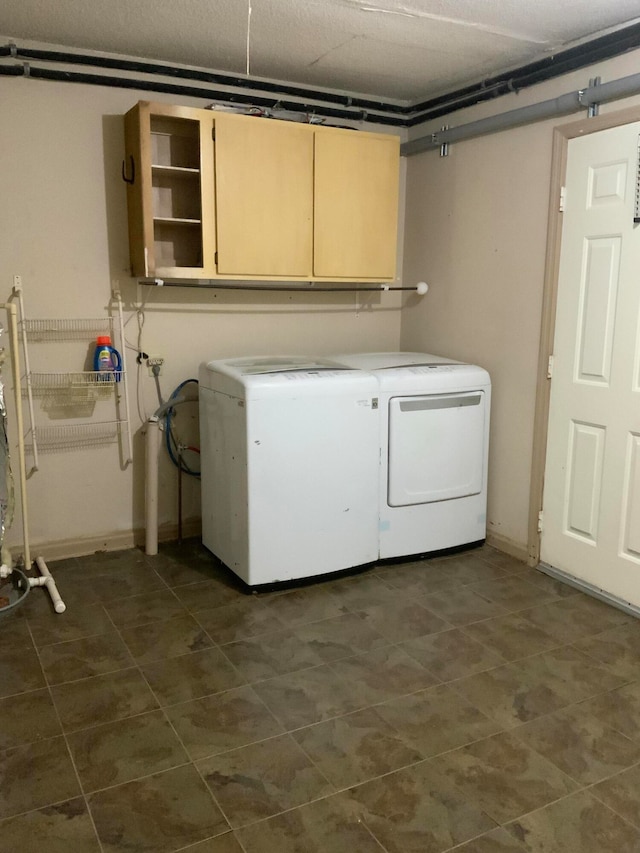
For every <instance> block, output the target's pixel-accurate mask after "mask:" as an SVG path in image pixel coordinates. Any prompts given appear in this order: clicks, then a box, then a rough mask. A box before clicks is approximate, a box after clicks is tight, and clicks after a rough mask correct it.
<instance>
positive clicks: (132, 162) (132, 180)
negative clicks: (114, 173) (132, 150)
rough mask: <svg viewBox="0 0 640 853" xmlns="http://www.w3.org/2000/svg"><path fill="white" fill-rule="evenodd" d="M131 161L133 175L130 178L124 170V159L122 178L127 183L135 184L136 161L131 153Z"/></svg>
mask: <svg viewBox="0 0 640 853" xmlns="http://www.w3.org/2000/svg"><path fill="white" fill-rule="evenodd" d="M129 163H130V164H131V177H130V178H128V177H127V175H126V173H125V170H124V160H123V161H122V180H123V181H125V183H127V184H133V183H135V180H136V163H135V160H134V159H133V155H132V154H129Z"/></svg>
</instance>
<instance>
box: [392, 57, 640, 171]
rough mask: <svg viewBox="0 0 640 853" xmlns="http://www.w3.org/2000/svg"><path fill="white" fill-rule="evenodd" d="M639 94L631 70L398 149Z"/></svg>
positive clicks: (430, 146)
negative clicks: (628, 72) (629, 72)
mask: <svg viewBox="0 0 640 853" xmlns="http://www.w3.org/2000/svg"><path fill="white" fill-rule="evenodd" d="M639 94H640V74H631V75H630V76H628V77H621V78H620V79H618V80H612V81H611V82H609V83H602V84H599V85H592V86H588V87H587V88H586V89H578V90H577V91H575V92H568V93H567V94H565V95H560V97H558V98H551V99H550V100H548V101H540V102H539V103H537V104H531V105H529V106H527V107H520V109H517V110H510V111H508V112H505V113H498V114H497V115H494V116H489V117H488V118H484V119H479V120H478V121H472V122H469V123H468V124H461V125H460V126H459V127H452V128H448V129H447V130H441V131H439V132H437V133H430V134H428V135H427V136H422V137H420V138H419V139H413V140H411V141H410V142H405V143H403V144H402V145H401V146H400V152H401V153H402V154H403V155H404V156H410V155H412V154H419V153H420V152H421V151H432V150H434V149H436V148H440V147H441V146H442V145H447V144H448V143H450V142H461V141H462V140H465V139H473V138H475V137H478V136H484V135H485V134H487V133H496V132H497V131H500V130H508V129H509V128H512V127H519V126H521V125H523V124H530V123H531V122H534V121H543V120H545V119H549V118H555V117H558V116H563V115H567V114H569V113H572V112H577V111H578V110H582V109H588V108H589V107H590V106H593V105H594V104H602V103H606V102H608V101H616V100H618V99H619V98H628V97H631V96H632V95H639Z"/></svg>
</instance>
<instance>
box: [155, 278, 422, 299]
mask: <svg viewBox="0 0 640 853" xmlns="http://www.w3.org/2000/svg"><path fill="white" fill-rule="evenodd" d="M138 283H139V284H146V285H150V286H151V287H193V288H197V289H198V288H207V289H211V290H266V291H271V292H278V293H290V292H292V291H293V292H297V293H363V292H365V291H374V292H375V293H386V292H388V291H390V290H411V291H413V292H414V293H418V294H419V295H420V296H424V294H425V293H426V292H427V290H428V289H429V286H428V284H427V283H426V282H424V281H420V282H418V284H415V285H413V286H407V287H404V286H399V285H398V286H396V285H389V284H376V285H365V286H364V287H316V286H315V285H313V284H310V285H307V286H306V287H303V286H300V285H295V284H294V285H291V286H287V285H283V284H222V283H219V282H217V281H197V282H189V281H165V280H164V279H162V278H139V279H138Z"/></svg>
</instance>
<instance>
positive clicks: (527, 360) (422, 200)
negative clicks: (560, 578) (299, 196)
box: [401, 51, 640, 553]
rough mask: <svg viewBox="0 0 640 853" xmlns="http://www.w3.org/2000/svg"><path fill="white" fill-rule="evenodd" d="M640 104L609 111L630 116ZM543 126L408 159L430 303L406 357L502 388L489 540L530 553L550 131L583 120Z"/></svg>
mask: <svg viewBox="0 0 640 853" xmlns="http://www.w3.org/2000/svg"><path fill="white" fill-rule="evenodd" d="M639 59H640V51H636V52H634V53H631V54H628V55H626V56H624V57H621V58H618V59H615V60H610V61H609V62H606V63H601V64H599V65H598V66H593V67H591V68H587V69H584V70H582V71H580V72H576V73H573V74H571V75H566V76H565V77H561V78H558V79H556V80H554V81H550V82H548V83H545V84H541V85H539V86H535V87H532V88H530V89H526V90H523V91H522V92H521V93H519V94H514V95H509V96H506V97H503V98H499V99H498V100H496V101H495V102H489V103H486V104H482V105H480V106H478V107H474V108H473V109H467V110H464V111H460V112H457V113H454V114H452V115H450V116H448V117H446V118H441V119H438V121H436V122H433V123H432V124H430V125H424V126H422V127H420V128H415V129H414V130H413V131H412V137H413V138H417V137H420V136H423V135H426V134H427V133H431V132H432V131H434V130H439V129H440V127H441V126H442V125H443V124H448V125H450V126H451V127H456V126H459V125H462V124H465V123H466V122H469V121H473V120H476V119H478V118H483V117H484V116H487V115H492V114H496V113H499V112H505V111H507V110H511V109H516V108H518V107H521V106H525V105H527V104H530V103H537V102H538V101H543V100H547V99H549V98H554V97H557V96H559V95H562V94H565V93H566V92H570V91H576V90H577V89H580V88H584V87H586V86H587V85H588V83H589V79H590V78H592V77H596V76H601V77H602V81H603V82H607V81H610V80H615V79H618V78H620V77H624V76H626V75H629V74H635V73H637V70H638V67H640V66H639V65H638V61H639ZM639 100H640V99H637V98H636V99H628V100H626V101H624V102H622V101H620V102H618V103H615V104H608V105H603V107H602V108H601V112H612V111H615V110H620V109H622V108H623V107H625V106H629V105H630V104H631V103H637V102H638V101H639ZM584 117H585V112H583V113H575V114H573V115H571V116H567V118H566V119H555V120H550V121H545V122H540V123H537V124H535V125H529V126H526V127H521V128H517V129H513V130H509V131H503V132H500V133H496V134H493V135H491V136H485V137H482V138H478V139H474V140H468V141H466V142H460V143H456V144H454V145H452V146H450V149H449V151H450V153H449V156H448V157H446V158H440V157H439V154H438V152H437V151H435V152H424V153H422V154H419V155H415V156H413V157H409V158H408V161H407V206H406V230H405V245H404V274H405V280H407V281H416V280H419V279H425V280H426V281H427V282H429V284H430V290H429V294H428V296H427V297H426V298H425V299H424V300H422V301H418V300H417V299H415V298H414V297H410V298H409V299H407V301H406V306H405V309H404V311H403V318H402V335H401V342H402V347H403V349H408V350H424V351H429V352H434V353H439V354H442V355H446V356H452V357H454V358H460V359H464V360H466V361H471V362H476V363H478V364H481V365H482V366H483V367H485V368H487V369H488V370H489V372H490V374H491V376H492V381H493V408H492V428H491V448H490V470H489V508H488V531H489V534H490V535H492V536H493V537H494V538H495V541H496V542H497V543H499V544H501V545H502V546H503V547H505V548H508V549H510V550H512V551H514V552H518V553H525V551H526V546H527V522H528V507H529V486H530V473H531V451H532V441H533V416H534V404H535V394H536V371H537V359H538V348H539V333H540V319H541V305H542V289H543V277H544V259H545V249H546V228H547V205H548V200H549V182H550V169H551V146H552V131H553V128H554V127H555V126H557V125H559V124H563V123H567V122H570V121H575V120H576V119H578V118H584Z"/></svg>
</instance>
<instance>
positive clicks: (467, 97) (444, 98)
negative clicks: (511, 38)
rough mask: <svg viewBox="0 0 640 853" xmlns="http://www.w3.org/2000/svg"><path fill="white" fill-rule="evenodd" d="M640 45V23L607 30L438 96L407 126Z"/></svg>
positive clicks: (414, 110)
mask: <svg viewBox="0 0 640 853" xmlns="http://www.w3.org/2000/svg"><path fill="white" fill-rule="evenodd" d="M639 46H640V24H633V25H632V26H630V27H625V28H624V29H622V30H616V32H614V33H608V34H607V35H605V36H600V38H597V39H593V40H592V41H589V42H585V43H584V44H581V45H578V46H577V47H572V48H569V49H568V50H564V51H561V52H560V53H556V54H553V55H552V56H547V57H545V58H544V59H540V60H537V61H536V62H530V63H528V64H527V65H523V66H521V67H520V68H516V69H514V70H513V71H510V72H509V73H508V74H501V75H498V76H496V77H491V78H489V79H487V80H483V81H482V82H480V83H476V84H474V85H471V86H465V87H464V88H461V89H457V90H456V91H454V92H449V93H448V94H446V95H440V96H438V97H437V98H430V99H429V100H428V101H423V102H422V103H420V104H416V105H415V106H413V107H412V108H411V113H412V115H411V117H410V118H409V120H408V122H407V126H408V127H413V126H415V125H416V124H422V123H423V122H425V121H428V120H430V119H436V118H440V117H442V116H444V115H449V114H450V113H452V112H455V111H456V110H461V109H464V108H465V107H470V106H474V105H475V104H478V103H481V102H483V101H488V100H491V99H493V98H496V97H499V96H500V95H507V94H509V93H510V92H517V91H518V90H520V89H525V88H527V87H528V86H533V85H535V84H536V83H543V82H544V81H545V80H551V79H553V78H554V77H560V76H561V75H563V74H568V73H569V72H570V71H577V70H579V69H580V68H585V67H587V66H588V65H593V64H594V63H596V62H602V61H604V60H605V59H611V58H613V57H614V56H619V55H620V54H622V53H626V52H627V51H630V50H635V49H636V48H637V47H639Z"/></svg>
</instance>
